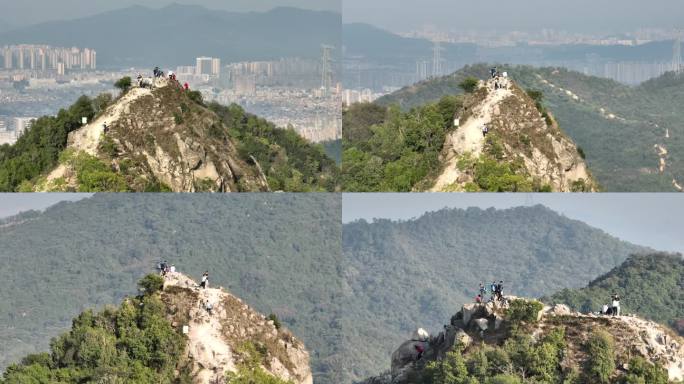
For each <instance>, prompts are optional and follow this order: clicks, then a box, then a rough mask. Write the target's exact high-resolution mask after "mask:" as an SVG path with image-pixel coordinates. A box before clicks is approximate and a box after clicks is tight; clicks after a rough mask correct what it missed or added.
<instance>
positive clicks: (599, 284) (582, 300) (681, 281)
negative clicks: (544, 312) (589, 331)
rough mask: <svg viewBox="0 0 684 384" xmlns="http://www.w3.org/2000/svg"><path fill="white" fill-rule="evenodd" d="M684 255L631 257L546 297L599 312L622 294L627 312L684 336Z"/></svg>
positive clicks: (546, 299)
mask: <svg viewBox="0 0 684 384" xmlns="http://www.w3.org/2000/svg"><path fill="white" fill-rule="evenodd" d="M682 287H684V258H682V255H670V254H649V255H638V256H631V257H630V258H629V259H627V261H625V262H624V263H623V264H621V265H620V266H618V267H616V268H614V269H613V270H611V271H610V272H608V273H606V274H605V275H603V276H601V277H599V278H597V279H596V280H594V281H592V282H591V283H589V285H588V286H587V287H584V288H580V289H564V290H562V291H560V292H558V293H555V294H553V295H551V296H548V297H545V298H543V299H542V300H543V301H545V302H548V303H563V304H567V305H569V306H570V307H571V308H573V309H574V310H577V311H581V312H596V311H598V310H600V309H601V307H602V306H603V305H604V304H608V300H609V299H610V295H612V294H613V293H614V292H617V293H619V294H620V296H621V304H620V305H621V306H622V307H623V311H624V312H625V313H636V314H638V315H639V316H642V317H645V318H648V319H651V320H654V321H657V322H659V323H662V324H669V325H670V326H672V327H674V328H676V329H677V330H678V331H679V333H680V334H682V335H684V327H682V321H683V320H684V292H682Z"/></svg>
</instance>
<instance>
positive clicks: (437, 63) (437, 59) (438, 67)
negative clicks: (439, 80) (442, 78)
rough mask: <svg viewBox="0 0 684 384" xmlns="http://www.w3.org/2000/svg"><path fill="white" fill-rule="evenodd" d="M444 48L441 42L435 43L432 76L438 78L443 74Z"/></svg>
mask: <svg viewBox="0 0 684 384" xmlns="http://www.w3.org/2000/svg"><path fill="white" fill-rule="evenodd" d="M443 50H444V48H442V46H441V45H440V44H439V41H435V43H434V45H433V46H432V76H433V77H438V76H439V75H441V74H442V51H443Z"/></svg>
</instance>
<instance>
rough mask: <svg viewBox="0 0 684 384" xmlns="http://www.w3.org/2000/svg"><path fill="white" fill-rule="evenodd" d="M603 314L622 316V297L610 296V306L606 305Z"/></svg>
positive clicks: (614, 294) (615, 294)
mask: <svg viewBox="0 0 684 384" xmlns="http://www.w3.org/2000/svg"><path fill="white" fill-rule="evenodd" d="M601 314H602V315H606V316H620V295H618V294H617V293H613V294H612V295H610V305H608V304H604V305H603V307H602V308H601Z"/></svg>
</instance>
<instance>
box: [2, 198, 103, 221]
mask: <svg viewBox="0 0 684 384" xmlns="http://www.w3.org/2000/svg"><path fill="white" fill-rule="evenodd" d="M91 195H92V194H91V193H0V218H3V217H7V216H12V215H16V214H17V213H19V212H24V211H29V210H32V209H35V210H43V209H45V208H47V207H49V206H51V205H54V204H57V203H58V202H60V201H65V200H69V201H76V200H81V199H84V198H86V197H88V196H91Z"/></svg>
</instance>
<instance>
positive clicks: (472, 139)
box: [430, 80, 513, 192]
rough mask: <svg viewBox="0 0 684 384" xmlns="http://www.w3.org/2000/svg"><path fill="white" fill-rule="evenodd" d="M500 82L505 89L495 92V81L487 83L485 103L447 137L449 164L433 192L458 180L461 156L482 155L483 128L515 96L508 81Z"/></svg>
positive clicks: (441, 189) (438, 179)
mask: <svg viewBox="0 0 684 384" xmlns="http://www.w3.org/2000/svg"><path fill="white" fill-rule="evenodd" d="M500 82H504V84H506V88H505V89H498V90H495V89H494V82H493V81H491V80H489V81H487V82H485V84H484V86H485V87H487V90H488V93H487V97H486V98H485V100H484V102H483V103H481V104H480V105H479V109H478V110H474V111H473V115H472V116H471V117H470V118H469V119H468V120H466V121H465V122H464V123H463V124H462V125H461V126H460V127H458V128H457V129H456V131H454V132H453V133H451V134H450V135H449V136H447V139H446V147H447V148H449V149H448V151H449V155H448V157H447V164H446V166H445V167H444V171H443V172H442V174H441V175H440V176H439V177H438V178H437V181H436V182H435V185H434V186H433V187H432V189H431V190H430V191H431V192H440V191H443V190H444V189H445V188H446V187H448V186H449V185H451V184H453V183H455V182H456V181H457V180H458V178H459V176H460V174H461V172H460V171H459V169H458V166H457V163H458V159H459V157H460V156H461V155H463V154H465V153H466V152H468V153H470V154H471V155H472V156H473V157H475V158H477V157H479V156H480V154H481V153H482V148H483V147H484V136H483V135H482V127H483V126H484V125H487V124H490V123H491V121H492V115H493V111H494V107H495V106H496V105H498V104H499V103H501V102H502V101H503V100H504V99H506V98H507V97H509V96H511V95H512V94H513V93H512V92H511V90H510V89H508V87H509V86H510V84H509V83H508V81H507V80H500Z"/></svg>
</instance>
